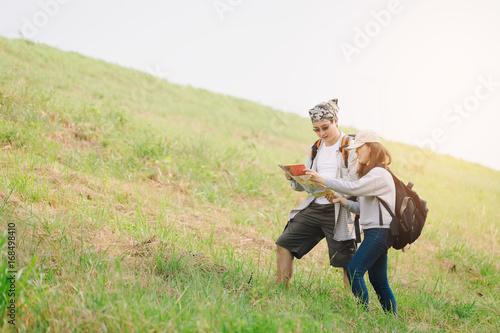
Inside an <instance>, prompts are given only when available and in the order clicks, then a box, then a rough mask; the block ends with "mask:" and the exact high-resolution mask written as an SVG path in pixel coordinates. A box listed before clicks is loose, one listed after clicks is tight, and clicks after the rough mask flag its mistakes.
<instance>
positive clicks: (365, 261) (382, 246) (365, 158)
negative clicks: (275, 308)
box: [305, 130, 397, 314]
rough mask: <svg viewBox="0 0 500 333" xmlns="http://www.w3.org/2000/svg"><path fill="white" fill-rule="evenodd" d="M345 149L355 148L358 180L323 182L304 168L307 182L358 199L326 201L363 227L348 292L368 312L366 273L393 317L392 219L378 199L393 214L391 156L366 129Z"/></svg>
mask: <svg viewBox="0 0 500 333" xmlns="http://www.w3.org/2000/svg"><path fill="white" fill-rule="evenodd" d="M347 149H356V155H357V156H358V169H357V172H358V176H359V179H358V180H356V181H343V180H338V179H325V177H322V176H320V175H319V174H318V173H317V172H315V171H314V170H311V169H306V170H305V172H306V174H307V175H308V177H309V179H310V180H313V181H316V182H318V183H320V184H323V185H325V186H326V187H327V188H330V189H332V190H335V191H337V192H341V193H344V194H347V195H350V196H357V197H359V198H358V200H357V201H351V200H347V199H346V198H344V197H342V196H340V195H337V194H335V195H330V196H329V198H328V199H329V200H330V201H331V202H333V203H337V202H338V203H340V204H341V205H342V206H344V207H346V208H347V209H348V210H349V211H351V212H353V213H356V214H359V213H360V219H359V223H360V225H361V226H362V227H363V230H364V235H365V237H364V240H363V242H362V243H361V245H360V247H359V249H358V250H357V251H356V253H355V254H354V257H353V258H352V260H351V261H350V262H349V265H348V266H347V276H348V278H349V282H350V284H351V290H352V292H353V294H354V295H355V296H356V297H358V298H359V299H360V300H361V301H362V302H363V304H364V305H365V307H366V310H367V311H368V290H367V288H366V284H365V280H364V278H363V276H364V275H365V272H366V271H368V276H369V278H370V282H371V284H372V285H373V288H374V289H375V292H376V293H377V296H378V299H379V301H380V303H381V304H382V307H383V309H384V310H385V311H390V312H393V313H394V314H397V304H396V299H395V298H394V294H393V293H392V290H391V288H390V287H389V282H388V279H387V250H388V249H389V248H390V247H391V246H392V242H393V238H392V235H391V231H390V224H391V220H392V217H391V215H390V213H389V212H388V211H387V210H386V209H385V208H384V207H383V206H381V204H380V202H379V200H378V198H381V199H382V200H385V202H387V203H388V205H389V208H390V209H391V210H392V211H393V212H394V207H395V201H396V189H395V186H394V181H393V179H392V176H391V174H390V173H389V172H388V171H387V170H386V168H387V166H388V165H389V164H390V163H391V154H390V153H389V151H388V150H387V149H386V148H385V147H384V146H383V145H382V144H381V143H380V138H379V136H378V135H377V134H376V133H374V132H373V131H369V130H363V131H360V132H359V133H358V134H357V135H356V139H355V140H354V141H351V144H350V145H349V147H348V148H347Z"/></svg>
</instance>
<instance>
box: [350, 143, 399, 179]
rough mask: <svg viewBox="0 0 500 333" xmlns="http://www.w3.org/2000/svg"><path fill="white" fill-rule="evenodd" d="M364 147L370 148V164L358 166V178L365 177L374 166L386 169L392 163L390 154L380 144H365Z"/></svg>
mask: <svg viewBox="0 0 500 333" xmlns="http://www.w3.org/2000/svg"><path fill="white" fill-rule="evenodd" d="M365 145H367V146H368V147H369V148H370V162H369V164H361V163H359V164H358V177H359V178H361V177H363V176H364V175H366V174H367V173H368V172H370V170H371V169H373V168H374V167H376V166H381V167H383V168H384V169H387V166H388V165H389V164H391V162H392V157H391V153H389V151H388V150H387V148H385V147H384V146H383V145H382V144H381V143H380V142H367V143H365Z"/></svg>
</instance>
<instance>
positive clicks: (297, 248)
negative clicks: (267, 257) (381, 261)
mask: <svg viewBox="0 0 500 333" xmlns="http://www.w3.org/2000/svg"><path fill="white" fill-rule="evenodd" d="M334 216H335V206H334V205H320V204H317V203H314V202H313V203H311V204H310V205H309V206H308V207H307V208H306V209H304V210H302V211H300V212H299V213H297V215H295V217H294V218H293V219H291V220H290V221H288V224H287V225H286V227H285V230H284V231H283V233H282V234H281V236H280V237H279V238H278V240H277V241H276V244H277V245H279V246H281V247H284V248H285V249H287V250H289V251H290V252H292V254H293V256H294V257H295V258H297V259H300V258H302V257H303V256H304V255H306V254H307V253H308V252H309V251H311V250H312V249H313V248H314V247H315V246H316V244H318V243H319V241H321V240H322V239H323V238H325V237H326V242H327V244H328V254H329V257H330V265H332V266H333V267H347V265H348V264H349V261H351V259H352V257H353V256H354V253H355V252H356V248H357V245H356V242H355V240H354V239H352V240H347V241H336V240H334V239H333V229H334V227H335V218H334Z"/></svg>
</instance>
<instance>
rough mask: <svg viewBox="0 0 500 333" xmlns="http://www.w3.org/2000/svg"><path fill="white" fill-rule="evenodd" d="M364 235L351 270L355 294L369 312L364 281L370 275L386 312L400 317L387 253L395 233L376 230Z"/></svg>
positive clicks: (349, 269) (349, 270) (349, 271)
mask: <svg viewBox="0 0 500 333" xmlns="http://www.w3.org/2000/svg"><path fill="white" fill-rule="evenodd" d="M364 234H365V238H364V240H363V242H362V243H361V245H360V246H359V249H358V250H357V251H356V253H355V254H354V257H353V258H352V259H351V261H350V262H349V265H348V266H347V277H348V278H349V282H350V284H351V289H352V293H353V294H354V295H355V296H356V297H357V298H359V299H360V300H361V302H363V304H364V306H365V308H366V310H367V311H368V300H369V298H368V289H366V283H365V280H364V278H363V276H364V275H365V273H366V271H368V277H369V278H370V282H371V284H372V286H373V289H375V292H376V293H377V297H378V299H379V301H380V304H382V308H383V309H384V310H385V311H391V312H393V313H395V314H396V313H397V309H398V307H397V304H396V299H395V298H394V294H393V293H392V290H391V287H389V281H388V280H387V250H388V249H389V248H390V247H391V246H392V242H393V238H392V235H391V231H390V230H389V229H382V228H374V229H367V230H365V231H364Z"/></svg>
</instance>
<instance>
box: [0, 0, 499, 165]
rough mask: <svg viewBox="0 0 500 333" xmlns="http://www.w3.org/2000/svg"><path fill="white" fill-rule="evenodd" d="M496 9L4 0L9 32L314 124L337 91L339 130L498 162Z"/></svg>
mask: <svg viewBox="0 0 500 333" xmlns="http://www.w3.org/2000/svg"><path fill="white" fill-rule="evenodd" d="M499 17H500V1H499V0H420V1H419V0H383V1H381V0H350V1H340V0H330V1H327V0H308V1H306V0H288V1H285V0H272V1H263V0H254V1H249V0H246V1H245V0H185V1H174V0H167V1H160V0H141V1H131V0H100V1H97V0H0V35H3V36H6V37H9V38H26V39H30V40H32V41H35V42H38V43H45V44H48V45H51V46H54V47H57V48H59V49H62V50H67V51H75V52H78V53H81V54H83V55H87V56H90V57H94V58H99V59H103V60H105V61H108V62H110V63H115V64H119V65H122V66H125V67H131V68H136V69H139V70H142V71H145V72H148V73H150V74H153V75H156V76H158V77H160V78H162V79H165V80H168V81H170V82H173V83H178V84H183V85H191V86H194V87H199V88H204V89H207V90H210V91H214V92H218V93H223V94H226V95H232V96H236V97H241V98H245V99H248V100H252V101H255V102H258V103H261V104H264V105H268V106H271V107H273V108H275V109H278V110H282V111H285V112H291V113H296V114H298V115H300V116H303V117H305V118H307V117H308V110H309V109H310V108H311V107H313V106H314V105H316V104H318V103H319V102H322V101H327V100H329V99H332V98H338V100H339V106H340V113H339V124H340V125H341V126H350V127H355V128H358V129H373V130H375V131H377V132H378V133H379V134H380V135H381V136H382V137H383V138H385V139H388V140H392V141H398V142H404V143H409V144H412V145H415V146H417V147H424V148H428V149H431V150H433V151H436V152H438V153H443V154H450V155H452V156H455V157H458V158H462V159H465V160H468V161H472V162H476V163H480V164H483V165H485V166H488V167H491V168H494V169H496V170H500V149H498V148H495V144H496V143H497V142H500V129H499V128H498V124H500V113H499V111H500V61H499V59H500V19H499ZM0 61H1V59H0ZM304 121H309V120H307V119H305V120H304ZM311 139H312V140H314V135H311Z"/></svg>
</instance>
